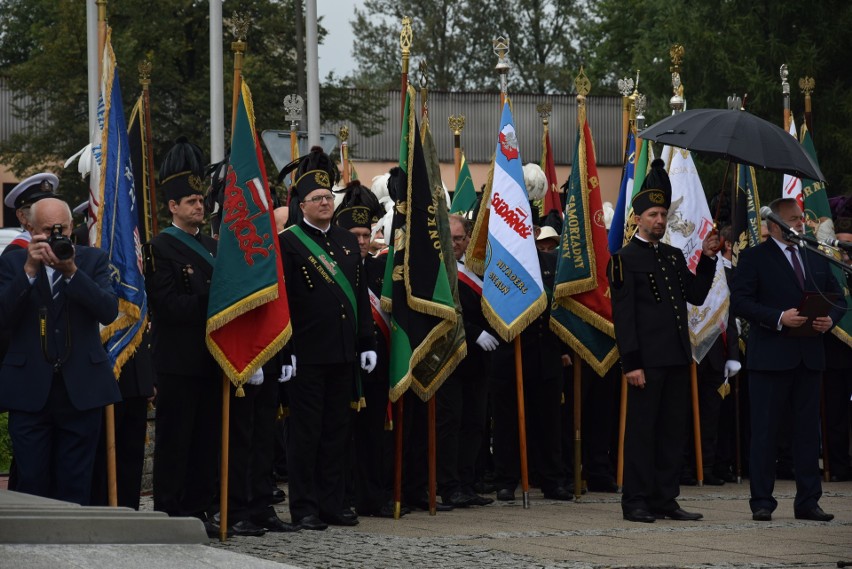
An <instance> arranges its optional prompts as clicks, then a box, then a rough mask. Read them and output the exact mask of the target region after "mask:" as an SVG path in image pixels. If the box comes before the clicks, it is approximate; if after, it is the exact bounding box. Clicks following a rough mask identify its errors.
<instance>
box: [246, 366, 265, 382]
mask: <svg viewBox="0 0 852 569" xmlns="http://www.w3.org/2000/svg"><path fill="white" fill-rule="evenodd" d="M246 383H248V384H249V385H263V368H262V367H259V368H257V371H256V372H254V373H253V374H251V377H250V378H248V381H247V382H246Z"/></svg>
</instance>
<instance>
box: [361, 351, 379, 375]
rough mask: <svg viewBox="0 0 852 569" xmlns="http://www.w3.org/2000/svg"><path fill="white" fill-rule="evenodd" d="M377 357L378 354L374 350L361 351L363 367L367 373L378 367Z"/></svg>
mask: <svg viewBox="0 0 852 569" xmlns="http://www.w3.org/2000/svg"><path fill="white" fill-rule="evenodd" d="M377 358H378V356H377V355H376V352H374V351H373V350H369V351H367V352H361V369H363V370H364V371H366V372H367V373H370V372H372V371H373V370H374V369H376V359H377Z"/></svg>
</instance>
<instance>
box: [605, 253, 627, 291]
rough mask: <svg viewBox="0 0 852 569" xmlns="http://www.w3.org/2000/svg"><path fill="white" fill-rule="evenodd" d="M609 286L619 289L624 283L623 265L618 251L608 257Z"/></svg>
mask: <svg viewBox="0 0 852 569" xmlns="http://www.w3.org/2000/svg"><path fill="white" fill-rule="evenodd" d="M607 273H608V276H609V283H610V286H611V287H612V288H614V289H620V288H621V285H623V284H624V266H623V264H622V261H621V255H620V254H619V253H616V254H614V255H613V256H612V257H610V259H609V267H607Z"/></svg>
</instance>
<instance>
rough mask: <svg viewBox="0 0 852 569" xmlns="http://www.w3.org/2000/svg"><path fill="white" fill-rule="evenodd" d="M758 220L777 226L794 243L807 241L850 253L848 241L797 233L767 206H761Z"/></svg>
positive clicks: (851, 249) (850, 246)
mask: <svg viewBox="0 0 852 569" xmlns="http://www.w3.org/2000/svg"><path fill="white" fill-rule="evenodd" d="M760 218H761V219H766V220H769V221H771V222H772V223H774V224H775V225H777V226H778V227H780V228H781V231H783V232H784V234H785V235H787V236H788V237H790V238H791V239H793V240H794V241H798V242H800V243H801V242H802V241H807V242H808V243H810V244H811V245H814V246H816V247H819V246H820V245H825V246H828V247H834V248H835V249H844V250H846V251H852V242H849V241H840V240H839V239H824V240H820V239H816V238H814V237H811V236H810V235H806V234H804V233H799V232H798V231H796V230H795V229H793V228H792V227H790V226H789V225H787V223H786V222H785V221H784V220H783V219H781V218H780V217H778V215H777V214H776V213H775V212H774V211H772V210H771V209H770V208H769V207H768V206H763V207H762V208H760Z"/></svg>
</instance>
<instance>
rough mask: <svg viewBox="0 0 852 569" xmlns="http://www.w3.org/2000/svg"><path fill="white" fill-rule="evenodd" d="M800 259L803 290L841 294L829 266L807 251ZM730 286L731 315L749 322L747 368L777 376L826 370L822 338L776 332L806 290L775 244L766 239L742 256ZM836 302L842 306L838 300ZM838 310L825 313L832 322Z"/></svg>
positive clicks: (835, 319) (838, 312) (782, 330)
mask: <svg viewBox="0 0 852 569" xmlns="http://www.w3.org/2000/svg"><path fill="white" fill-rule="evenodd" d="M802 260H803V263H802V264H803V268H804V271H805V290H808V291H817V290H819V291H823V292H836V293H840V286H839V285H838V283H837V280H836V279H835V278H834V275H833V274H832V272H831V269H830V267H829V264H828V261H826V260H825V259H823V258H822V257H820V256H819V255H817V254H815V253H811V252H810V251H805V252H804V255H803V256H802ZM733 281H734V284H733V290H732V293H731V307H732V309H733V311H734V314H735V315H737V316H740V317H742V318H745V319H746V320H748V321H749V322H750V323H751V327H750V328H749V333H748V345H747V348H748V349H747V350H746V367H747V368H748V369H752V370H762V371H780V370H787V369H793V368H795V367H797V366H798V365H799V364H800V363H803V364H804V365H805V367H807V368H808V369H811V370H823V369H825V350H824V347H823V338H822V335H816V336H811V337H805V338H803V337H795V336H790V335H788V330H786V329H784V328H783V327H782V329H781V330H778V320H779V318H780V317H781V313H782V312H784V311H785V310H787V309H789V308H798V306H799V305H800V303H801V301H802V295H803V294H804V292H805V291H804V290H802V288H801V286H799V282H798V279H797V278H796V274H795V272H794V271H793V266H792V265H791V264H790V261H788V260H787V256H786V254H785V253H784V251H782V250H781V248H780V247H778V244H777V243H775V242H774V240H772V239H771V238H769V239H767V240H766V241H764V242H763V243H761V244H760V245H758V246H757V247H752V248H750V249H746V250H745V251H743V252H741V253H740V256H739V262H738V263H737V268H736V270H735V271H734V279H733ZM837 303H839V304H840V305H842V306H845V301H844V300H843V299H842V297H841V298H840V300H838V302H837ZM837 303H836V304H837ZM842 306H841V308H835V309H833V310H832V311H831V313H830V314H829V316H831V319H832V320H833V321H834V322H835V323H836V322H837V321H838V320H840V318H841V317H842V316H843V308H842Z"/></svg>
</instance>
